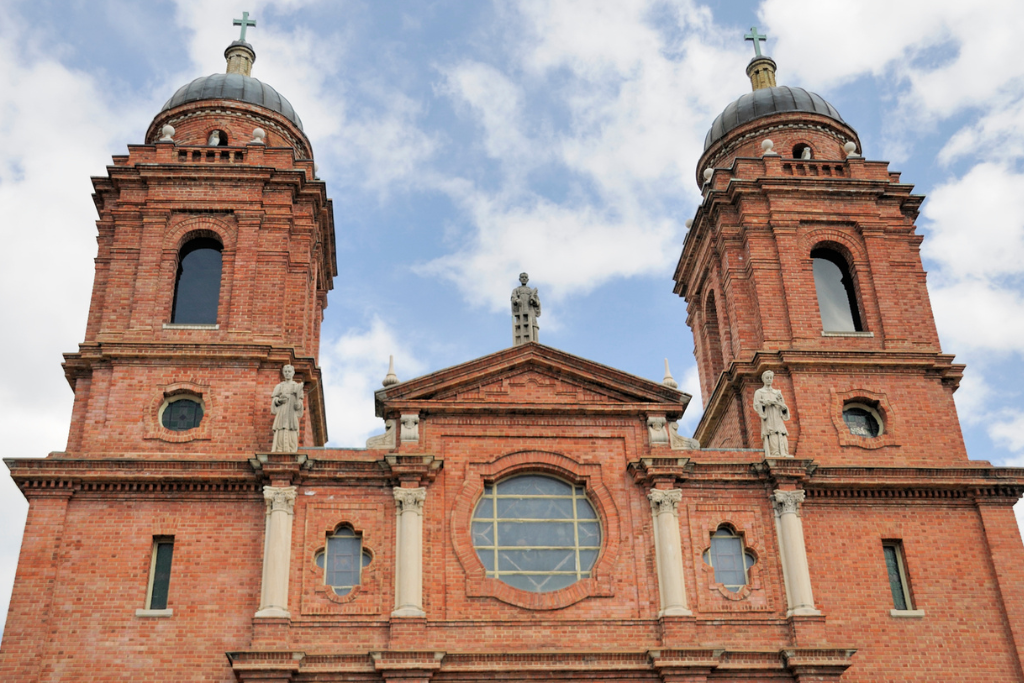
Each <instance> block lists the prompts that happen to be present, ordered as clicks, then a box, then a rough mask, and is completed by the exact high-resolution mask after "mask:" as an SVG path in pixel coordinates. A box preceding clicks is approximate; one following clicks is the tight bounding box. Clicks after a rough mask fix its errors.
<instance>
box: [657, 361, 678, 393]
mask: <svg viewBox="0 0 1024 683" xmlns="http://www.w3.org/2000/svg"><path fill="white" fill-rule="evenodd" d="M661 383H662V384H664V385H665V386H666V387H669V388H671V389H678V388H679V382H677V381H676V380H675V378H674V377H672V371H671V370H669V369H668V358H666V359H665V379H663V380H661Z"/></svg>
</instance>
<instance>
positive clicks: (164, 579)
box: [146, 536, 174, 610]
mask: <svg viewBox="0 0 1024 683" xmlns="http://www.w3.org/2000/svg"><path fill="white" fill-rule="evenodd" d="M173 555H174V537H173V536H154V537H153V557H152V559H151V560H150V564H149V590H147V591H146V609H148V610H162V609H167V590H168V589H169V588H170V585H171V558H172V556H173Z"/></svg>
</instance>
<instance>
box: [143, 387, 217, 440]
mask: <svg viewBox="0 0 1024 683" xmlns="http://www.w3.org/2000/svg"><path fill="white" fill-rule="evenodd" d="M181 395H192V396H194V397H195V398H197V399H199V402H200V403H201V404H202V406H203V419H202V420H201V421H200V422H199V426H198V427H196V428H195V429H189V430H186V431H184V432H176V431H174V430H172V429H168V428H167V427H164V425H163V423H162V422H161V421H160V408H161V407H162V406H163V405H164V403H165V402H166V401H167V400H168V399H170V398H171V397H173V396H181ZM215 415H216V411H215V409H214V400H213V392H212V391H211V390H210V386H209V385H207V384H200V383H199V382H197V381H196V380H194V379H191V380H183V381H179V382H174V383H172V384H166V385H164V386H162V387H158V388H157V392H156V394H155V395H154V396H153V398H152V399H151V400H150V402H149V406H148V407H147V408H146V409H145V410H144V411H143V418H142V425H143V436H142V438H143V439H149V440H159V441H166V442H167V443H187V442H189V441H209V440H210V439H211V438H212V437H211V434H210V421H211V420H213V419H214V416H215Z"/></svg>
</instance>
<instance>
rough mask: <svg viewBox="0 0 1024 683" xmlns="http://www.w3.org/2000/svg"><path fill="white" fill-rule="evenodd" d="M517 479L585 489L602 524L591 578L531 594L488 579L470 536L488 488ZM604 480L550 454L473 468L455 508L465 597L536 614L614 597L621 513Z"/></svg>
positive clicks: (593, 469)
mask: <svg viewBox="0 0 1024 683" xmlns="http://www.w3.org/2000/svg"><path fill="white" fill-rule="evenodd" d="M515 474H549V475H551V476H554V477H558V478H560V479H563V480H565V481H568V482H570V483H572V484H574V485H576V486H583V487H584V488H585V489H586V492H587V497H588V499H589V500H590V502H591V504H592V505H593V506H594V510H595V511H596V512H597V516H598V519H599V520H600V521H601V543H602V548H601V554H600V555H599V556H598V558H597V562H596V563H595V564H594V567H593V569H592V570H591V578H588V579H581V580H579V581H577V582H576V583H574V584H572V585H571V586H567V587H565V588H562V589H560V590H557V591H552V592H550V593H530V592H528V591H523V590H519V589H518V588H513V587H512V586H509V585H508V584H506V583H502V582H501V581H499V580H498V579H489V578H487V577H486V575H485V571H484V565H483V563H482V562H480V558H479V557H477V554H476V550H474V549H473V540H472V536H471V533H470V526H471V520H472V517H473V510H474V509H475V508H476V503H477V501H478V500H479V499H480V496H481V495H482V494H483V491H484V485H485V484H493V483H494V482H496V481H498V480H500V479H504V478H506V477H510V476H512V475H515ZM602 477H603V470H602V466H601V465H599V464H592V463H581V462H578V461H576V460H574V459H572V458H569V457H567V456H564V455H561V454H558V453H551V452H547V451H518V452H514V453H508V454H506V455H502V456H499V457H498V458H496V459H494V460H492V461H490V462H472V461H471V462H469V463H468V464H467V465H466V479H465V481H464V482H463V484H462V489H461V490H460V491H459V492H458V493H457V494H456V496H455V501H454V503H453V506H452V511H451V530H450V533H451V539H452V546H453V548H454V550H455V556H456V557H457V558H458V560H459V564H461V565H462V569H463V571H465V573H466V595H468V596H470V597H491V598H496V599H498V600H501V601H502V602H505V603H508V604H510V605H515V606H517V607H522V608H524V609H531V610H551V609H561V608H563V607H568V606H569V605H573V604H575V603H577V602H579V601H581V600H584V599H586V598H589V597H610V596H612V595H614V585H613V583H612V580H611V568H612V567H613V566H614V565H615V559H616V557H617V556H618V551H619V511H618V508H617V507H616V505H615V503H614V499H613V498H612V495H611V492H610V491H609V490H608V488H607V487H606V486H605V484H604V481H603V479H602Z"/></svg>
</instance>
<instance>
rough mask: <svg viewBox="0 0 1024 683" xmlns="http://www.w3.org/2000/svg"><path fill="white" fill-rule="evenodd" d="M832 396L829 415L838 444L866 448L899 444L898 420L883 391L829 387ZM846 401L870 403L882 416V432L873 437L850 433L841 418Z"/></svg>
mask: <svg viewBox="0 0 1024 683" xmlns="http://www.w3.org/2000/svg"><path fill="white" fill-rule="evenodd" d="M829 393H830V394H831V397H832V405H831V411H830V412H831V417H832V424H833V425H834V426H835V428H836V435H837V437H838V440H839V445H840V446H858V447H860V448H866V449H876V448H882V447H883V446H899V445H900V420H899V416H898V415H897V414H896V411H895V410H893V407H892V404H891V403H890V402H889V396H888V394H886V393H885V392H884V391H872V390H870V389H865V388H854V389H849V390H846V391H840V390H839V389H837V388H836V387H832V388H831V389H829ZM847 403H866V404H868V405H872V406H873V407H874V408H875V409H876V410H877V411H878V412H879V414H880V415H881V417H882V433H881V435H879V436H876V437H875V438H873V439H872V438H870V437H866V436H856V435H854V434H851V433H850V430H849V428H848V427H847V426H846V422H845V421H844V420H843V407H844V406H845V405H846V404H847Z"/></svg>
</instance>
